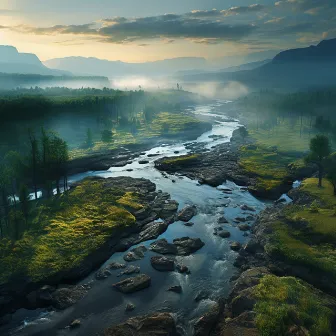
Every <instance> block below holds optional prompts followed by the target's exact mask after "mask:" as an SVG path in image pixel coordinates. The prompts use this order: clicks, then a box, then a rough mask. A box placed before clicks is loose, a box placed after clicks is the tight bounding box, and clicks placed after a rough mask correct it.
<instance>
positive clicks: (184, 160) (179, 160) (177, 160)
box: [162, 154, 199, 165]
mask: <svg viewBox="0 0 336 336" xmlns="http://www.w3.org/2000/svg"><path fill="white" fill-rule="evenodd" d="M198 157H199V154H191V155H183V156H177V157H172V158H168V159H165V160H163V161H162V163H163V164H173V165H174V164H176V165H183V164H189V163H190V162H193V161H195V160H197V159H198Z"/></svg>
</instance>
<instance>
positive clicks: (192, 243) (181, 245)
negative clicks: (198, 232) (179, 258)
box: [173, 237, 205, 256]
mask: <svg viewBox="0 0 336 336" xmlns="http://www.w3.org/2000/svg"><path fill="white" fill-rule="evenodd" d="M173 243H174V245H176V247H177V253H178V255H183V256H187V255H190V254H192V253H194V252H196V251H198V250H199V249H201V248H202V247H203V246H204V245H205V244H204V243H203V242H202V240H201V239H199V238H189V237H183V238H176V239H174V240H173Z"/></svg>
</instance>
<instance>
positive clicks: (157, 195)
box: [0, 177, 178, 316]
mask: <svg viewBox="0 0 336 336" xmlns="http://www.w3.org/2000/svg"><path fill="white" fill-rule="evenodd" d="M88 180H92V181H96V180H101V181H103V184H104V185H103V187H104V188H106V189H107V190H108V188H120V189H122V190H125V191H129V192H135V193H137V195H138V199H139V202H141V203H143V204H146V206H145V207H144V208H143V209H142V210H141V211H133V210H131V209H130V211H131V212H133V215H134V217H135V219H136V222H135V224H134V225H132V226H130V227H127V228H123V229H120V230H118V231H116V232H115V234H114V235H113V236H111V237H110V239H109V240H108V241H107V242H106V243H105V244H103V245H102V246H100V247H99V248H98V249H97V250H95V251H93V252H92V254H90V255H88V256H87V257H86V258H85V259H84V260H83V261H82V262H81V263H80V264H79V265H78V266H77V267H75V268H73V269H64V270H61V271H60V272H59V273H57V274H54V275H53V276H52V277H50V278H48V276H47V275H46V278H45V279H44V280H43V281H41V282H39V283H32V282H31V281H30V280H29V279H22V277H20V279H18V280H17V281H16V280H15V279H12V281H11V282H10V283H8V284H5V285H2V286H1V288H0V316H2V315H5V314H8V313H12V312H14V311H15V310H17V309H19V308H29V309H35V308H39V307H46V306H49V305H50V300H40V299H34V295H33V294H31V295H30V298H28V297H27V295H28V294H30V293H32V292H34V291H39V289H40V288H42V287H43V286H44V285H46V284H48V285H53V286H55V288H56V289H57V288H61V287H62V286H61V285H59V284H62V283H74V282H75V281H78V280H81V279H83V278H84V277H85V276H87V275H88V274H90V272H91V271H92V270H94V269H96V268H98V267H99V266H100V265H101V264H102V263H104V262H105V261H106V260H107V259H108V258H110V257H111V255H112V254H114V253H115V252H124V251H127V250H128V249H129V248H130V247H131V246H133V245H136V244H139V243H141V242H143V241H146V240H150V239H155V238H157V237H158V236H159V235H160V234H162V233H163V232H164V231H165V230H166V229H167V227H168V225H169V224H170V223H172V222H174V218H175V215H176V213H177V209H178V203H177V202H176V201H174V200H171V199H170V195H169V194H167V193H163V192H158V191H156V186H155V184H154V183H152V182H150V181H149V180H146V179H141V178H140V179H134V178H130V177H115V178H107V179H101V178H97V177H95V178H88ZM80 183H81V182H79V183H78V184H74V185H73V186H72V188H76V186H77V185H80ZM159 218H161V219H163V221H157V220H158V219H159ZM120 267H124V266H121V265H115V264H111V265H109V266H106V267H105V268H103V269H101V270H99V271H98V272H97V274H96V279H100V280H102V279H106V278H107V277H108V276H109V275H110V274H111V271H113V270H114V269H118V268H120ZM61 294H62V291H61ZM69 297H70V298H71V295H69ZM71 301H73V300H71ZM55 302H57V300H56V301H55ZM55 304H56V305H57V306H58V307H62V306H64V305H63V303H62V304H61V303H60V304H58V303H55Z"/></svg>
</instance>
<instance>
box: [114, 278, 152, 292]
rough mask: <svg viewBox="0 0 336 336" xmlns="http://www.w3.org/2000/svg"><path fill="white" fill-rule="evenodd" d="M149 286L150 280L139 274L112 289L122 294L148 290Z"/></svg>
mask: <svg viewBox="0 0 336 336" xmlns="http://www.w3.org/2000/svg"><path fill="white" fill-rule="evenodd" d="M150 284H151V278H150V277H149V276H148V275H146V274H139V275H137V276H135V277H132V278H127V279H125V280H123V281H120V282H118V283H116V284H113V287H114V288H116V289H117V290H118V291H119V292H122V293H124V294H129V293H134V292H137V291H140V290H142V289H145V288H148V287H149V286H150Z"/></svg>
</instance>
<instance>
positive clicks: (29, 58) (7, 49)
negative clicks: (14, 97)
mask: <svg viewBox="0 0 336 336" xmlns="http://www.w3.org/2000/svg"><path fill="white" fill-rule="evenodd" d="M0 72H2V73H16V74H17V73H20V74H38V75H51V76H64V75H68V76H69V75H71V73H70V72H68V71H61V70H54V69H49V68H48V67H46V66H45V65H43V63H42V62H41V61H40V60H39V58H38V57H37V56H36V55H35V54H29V53H20V52H18V50H17V49H16V48H15V47H12V46H0Z"/></svg>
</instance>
